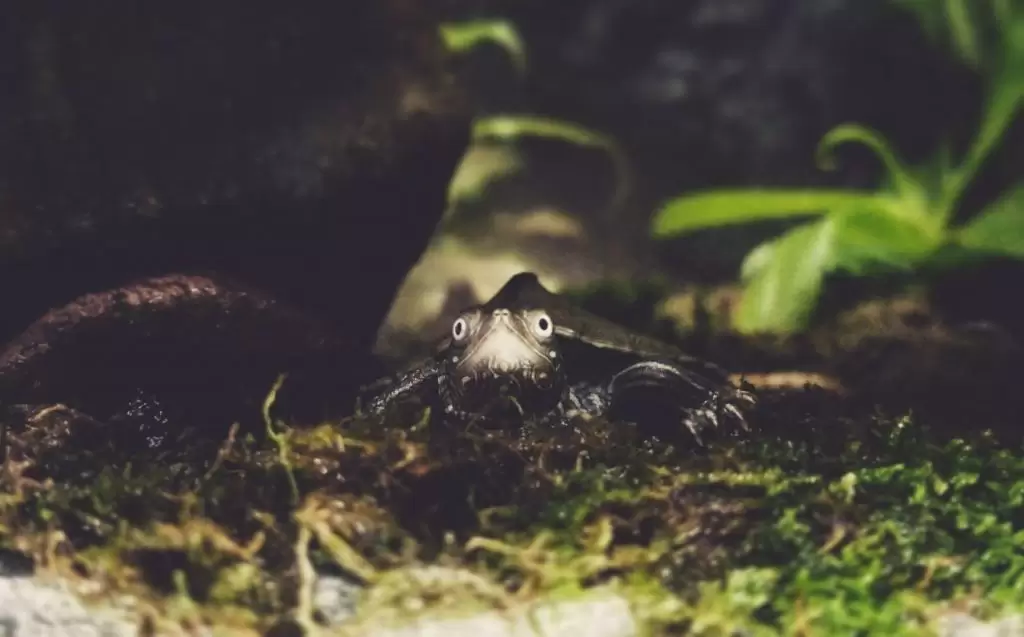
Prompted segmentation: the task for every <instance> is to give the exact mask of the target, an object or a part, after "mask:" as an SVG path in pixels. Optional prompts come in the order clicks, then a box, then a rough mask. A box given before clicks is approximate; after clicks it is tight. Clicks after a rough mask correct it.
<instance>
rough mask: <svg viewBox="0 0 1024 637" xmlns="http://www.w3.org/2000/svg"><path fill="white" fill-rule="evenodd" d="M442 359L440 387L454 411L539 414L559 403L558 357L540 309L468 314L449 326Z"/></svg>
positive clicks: (561, 387)
mask: <svg viewBox="0 0 1024 637" xmlns="http://www.w3.org/2000/svg"><path fill="white" fill-rule="evenodd" d="M444 355H445V358H444V363H443V364H444V369H445V372H446V373H445V381H444V382H445V383H446V387H445V388H444V389H445V390H446V391H445V393H446V394H447V396H448V402H449V405H450V406H451V407H452V408H454V409H456V410H459V411H462V412H469V413H479V414H484V413H489V414H493V413H494V410H499V412H503V411H505V410H511V412H513V413H515V412H518V413H519V414H522V415H530V414H543V413H546V412H547V411H549V410H551V409H553V408H554V407H555V406H557V404H558V402H559V401H560V400H561V397H562V392H563V390H564V378H563V375H562V357H561V353H560V352H559V350H558V342H557V340H556V336H555V325H554V322H553V321H552V320H551V317H550V316H549V315H548V313H547V312H545V311H544V310H541V309H515V308H509V307H486V306H485V307H477V308H473V309H470V310H467V311H465V312H463V313H462V314H460V315H459V317H458V318H456V319H455V321H454V322H453V323H452V327H451V335H450V344H449V346H448V348H447V349H446V350H445V353H444Z"/></svg>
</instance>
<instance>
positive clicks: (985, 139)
mask: <svg viewBox="0 0 1024 637" xmlns="http://www.w3.org/2000/svg"><path fill="white" fill-rule="evenodd" d="M1007 37H1008V39H1011V40H1014V39H1015V38H1016V37H1017V36H1016V34H1010V35H1008V36H1007ZM1019 37H1021V39H1022V40H1024V30H1022V31H1021V35H1020V36H1019ZM1016 46H1024V42H1021V43H1018V44H1017V45H1016ZM1008 49H1012V47H1010V46H1009V45H1008ZM991 91H992V92H991V94H990V95H989V97H988V100H987V101H986V104H985V112H984V114H983V116H982V120H981V128H980V129H979V131H978V135H977V136H976V137H975V138H974V143H973V144H971V147H970V149H969V150H968V151H967V154H966V155H965V157H964V160H963V162H962V163H961V164H960V166H959V168H957V169H956V170H955V171H954V172H953V175H952V177H953V180H952V184H951V185H950V189H949V192H948V193H946V196H947V199H948V200H947V202H946V205H945V208H946V210H947V215H952V213H953V208H954V206H955V205H956V202H957V200H959V198H960V195H961V194H963V191H964V190H965V189H966V188H967V186H968V185H969V184H970V182H971V180H972V179H974V175H975V174H976V173H977V172H978V169H979V168H980V167H981V165H982V163H983V162H984V161H985V159H986V158H987V157H988V155H989V153H991V152H992V149H993V148H994V147H995V146H996V144H998V143H999V141H1000V140H1001V139H1002V137H1003V133H1004V132H1005V131H1006V129H1007V127H1009V125H1010V124H1011V123H1012V122H1013V119H1014V117H1015V116H1016V115H1017V109H1018V108H1019V107H1020V104H1021V101H1022V100H1024V54H1021V53H1020V52H1016V51H1013V50H1008V51H1007V55H1006V57H1005V64H1004V66H1003V68H1002V70H1001V71H1000V72H999V74H998V75H997V76H996V77H995V78H994V80H993V83H992V89H991ZM947 219H948V216H947Z"/></svg>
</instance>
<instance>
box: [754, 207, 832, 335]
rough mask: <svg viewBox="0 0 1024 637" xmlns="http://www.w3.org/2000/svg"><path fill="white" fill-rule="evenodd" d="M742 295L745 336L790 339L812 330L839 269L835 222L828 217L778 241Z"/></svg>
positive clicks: (791, 231) (794, 231) (792, 231)
mask: <svg viewBox="0 0 1024 637" xmlns="http://www.w3.org/2000/svg"><path fill="white" fill-rule="evenodd" d="M773 243H774V245H773V247H772V249H771V250H770V257H769V258H768V260H767V263H764V264H762V265H761V267H760V269H759V270H757V272H756V275H755V276H754V277H752V278H751V280H750V281H749V282H748V283H747V286H746V287H745V288H744V291H743V298H742V299H741V300H740V304H739V308H738V310H737V315H736V319H735V326H736V329H737V330H739V331H740V332H743V333H746V334H756V333H765V332H773V333H777V334H790V333H793V332H797V331H800V330H801V329H803V328H804V327H806V325H807V321H808V319H809V318H810V315H811V312H813V310H814V306H815V303H816V302H817V300H818V296H819V295H820V293H821V287H822V283H823V281H824V279H825V274H826V273H827V272H828V271H829V270H831V269H832V268H833V267H834V263H835V245H836V222H835V220H834V219H833V218H831V217H824V218H822V219H819V220H818V221H815V222H813V223H809V224H805V225H802V226H800V227H798V228H794V229H793V230H790V231H789V232H787V233H786V234H784V235H782V236H781V237H780V238H778V239H776V240H775V241H774V242H773Z"/></svg>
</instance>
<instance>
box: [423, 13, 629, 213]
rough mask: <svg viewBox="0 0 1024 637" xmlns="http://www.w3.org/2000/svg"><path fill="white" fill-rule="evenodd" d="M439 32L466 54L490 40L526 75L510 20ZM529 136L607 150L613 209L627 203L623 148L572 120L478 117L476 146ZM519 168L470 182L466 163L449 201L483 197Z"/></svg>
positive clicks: (455, 50) (447, 26) (455, 179)
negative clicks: (611, 172) (613, 177)
mask: <svg viewBox="0 0 1024 637" xmlns="http://www.w3.org/2000/svg"><path fill="white" fill-rule="evenodd" d="M439 32H440V35H441V39H442V41H443V42H444V44H445V47H446V48H447V49H448V50H449V51H451V52H453V53H459V54H462V53H466V52H468V51H470V50H472V49H473V48H474V47H477V46H479V45H480V44H483V43H487V42H490V43H492V44H496V45H497V46H500V47H501V48H503V49H504V50H505V52H506V53H507V54H508V55H509V57H510V58H511V60H512V63H513V65H514V66H515V68H516V71H517V72H518V73H519V74H520V75H525V74H526V68H527V65H526V47H525V45H524V44H523V41H522V38H521V37H520V35H519V32H518V30H517V29H516V27H515V25H513V24H512V23H511V22H509V21H507V20H501V19H494V20H470V21H466V22H449V23H445V24H442V25H441V26H440V28H439ZM524 137H541V138H546V139H556V140H560V141H564V142H567V143H570V144H575V145H577V146H583V147H589V148H595V149H598V150H601V151H604V152H606V153H607V154H608V157H609V159H610V161H611V162H612V164H613V167H614V170H615V175H616V184H615V190H614V192H613V194H612V200H611V202H610V203H609V208H611V209H615V208H618V207H619V206H620V205H621V204H622V203H623V202H624V201H625V198H626V195H627V193H628V192H629V188H630V179H629V169H628V164H627V162H626V158H625V155H624V154H623V152H622V150H621V149H620V148H619V146H618V144H617V143H616V142H615V140H613V139H611V138H610V137H608V136H607V135H604V134H602V133H600V132H597V131H594V130H590V129H588V128H585V127H583V126H580V125H579V124H574V123H572V122H566V121H563V120H559V119H555V118H550V117H544V116H540V115H530V114H517V113H498V114H494V115H486V116H481V117H478V118H477V119H476V121H475V122H474V124H473V132H472V140H473V143H474V144H486V143H499V144H511V143H514V142H515V141H517V140H519V139H521V138H524ZM517 167H518V165H517V163H516V162H512V161H509V162H506V163H505V164H504V166H500V167H498V168H497V170H495V171H484V172H485V174H480V175H473V177H474V178H469V177H467V176H466V175H467V174H471V173H470V172H468V171H471V170H472V169H471V168H470V167H468V166H466V165H465V162H464V163H463V165H462V166H460V167H459V170H458V171H457V172H456V174H455V176H454V177H453V179H452V182H451V184H450V187H449V191H448V200H449V203H455V202H458V201H471V200H474V199H477V198H479V197H480V196H481V195H482V193H483V190H484V188H485V187H486V186H487V185H488V184H489V183H490V181H491V180H492V179H494V178H495V177H500V176H501V175H502V174H504V173H505V172H507V171H511V170H513V169H515V168H517Z"/></svg>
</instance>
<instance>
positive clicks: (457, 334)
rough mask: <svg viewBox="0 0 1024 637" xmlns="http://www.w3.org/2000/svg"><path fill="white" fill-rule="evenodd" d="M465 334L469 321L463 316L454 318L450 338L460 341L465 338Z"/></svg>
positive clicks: (467, 331)
mask: <svg viewBox="0 0 1024 637" xmlns="http://www.w3.org/2000/svg"><path fill="white" fill-rule="evenodd" d="M467 334H469V323H467V322H466V319H465V318H463V317H461V316H460V317H459V318H457V319H455V322H454V323H452V338H454V339H455V340H456V341H461V340H462V339H464V338H466V335H467Z"/></svg>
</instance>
